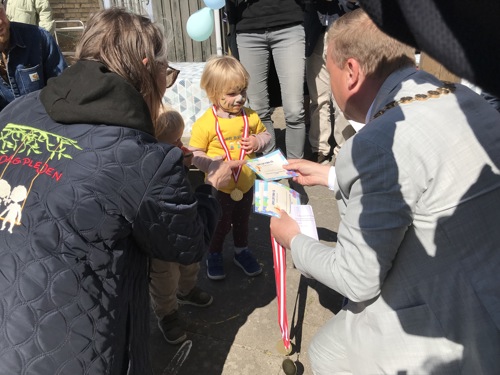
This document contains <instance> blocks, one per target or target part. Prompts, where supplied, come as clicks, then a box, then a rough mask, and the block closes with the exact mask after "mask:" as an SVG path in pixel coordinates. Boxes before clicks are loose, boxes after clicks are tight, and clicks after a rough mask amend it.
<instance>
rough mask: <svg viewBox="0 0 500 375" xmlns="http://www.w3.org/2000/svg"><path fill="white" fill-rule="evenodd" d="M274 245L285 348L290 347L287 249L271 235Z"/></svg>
mask: <svg viewBox="0 0 500 375" xmlns="http://www.w3.org/2000/svg"><path fill="white" fill-rule="evenodd" d="M271 244H272V247H273V261H274V277H275V280H276V296H277V297H278V323H279V325H280V329H281V337H282V339H283V344H284V345H285V349H286V350H289V349H290V332H289V331H288V315H287V313H286V249H285V248H284V247H283V246H281V245H280V244H279V243H278V242H276V240H275V239H274V237H273V236H272V235H271Z"/></svg>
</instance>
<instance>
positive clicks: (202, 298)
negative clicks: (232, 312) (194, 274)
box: [177, 286, 214, 307]
mask: <svg viewBox="0 0 500 375" xmlns="http://www.w3.org/2000/svg"><path fill="white" fill-rule="evenodd" d="M213 300H214V298H213V297H212V296H211V295H210V294H208V293H207V292H205V291H204V290H203V289H201V288H198V287H197V286H195V287H194V288H193V289H192V290H191V291H190V292H189V293H188V294H186V295H185V296H181V295H180V294H177V302H179V303H180V304H181V305H193V306H197V307H207V306H210V305H211V304H212V301H213Z"/></svg>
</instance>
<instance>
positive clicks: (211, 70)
mask: <svg viewBox="0 0 500 375" xmlns="http://www.w3.org/2000/svg"><path fill="white" fill-rule="evenodd" d="M249 78H250V76H249V74H248V72H247V71H246V69H245V67H244V66H243V65H242V64H241V63H240V62H239V61H238V60H237V59H235V58H234V57H232V56H228V55H226V56H212V57H210V58H209V59H208V61H207V62H206V64H205V69H204V70H203V74H202V75H201V81H200V87H201V88H202V89H203V90H205V92H206V93H207V97H208V99H209V100H210V101H211V102H212V103H213V104H217V103H218V102H219V100H220V99H221V97H222V96H223V95H224V94H226V93H228V92H229V91H232V90H238V91H243V90H246V88H247V87H248V80H249Z"/></svg>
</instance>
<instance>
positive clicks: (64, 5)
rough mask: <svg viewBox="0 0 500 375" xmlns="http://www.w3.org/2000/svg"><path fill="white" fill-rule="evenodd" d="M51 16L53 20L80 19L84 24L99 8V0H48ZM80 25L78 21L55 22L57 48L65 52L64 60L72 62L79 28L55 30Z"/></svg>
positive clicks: (78, 37) (79, 31) (78, 36)
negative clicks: (83, 0)
mask: <svg viewBox="0 0 500 375" xmlns="http://www.w3.org/2000/svg"><path fill="white" fill-rule="evenodd" d="M50 6H51V7H52V16H53V18H54V20H55V21H63V20H80V21H82V22H83V24H84V25H85V24H86V23H87V20H88V19H89V16H90V15H91V14H92V13H94V12H96V11H97V10H99V9H100V0H87V1H85V2H82V1H78V0H50ZM74 26H81V24H79V23H75V22H73V23H61V22H57V23H56V36H57V43H58V44H59V48H61V51H63V53H64V54H65V57H66V62H67V63H68V64H70V65H71V64H72V63H73V62H74V58H73V52H74V51H75V46H76V43H77V42H78V40H79V39H80V37H81V35H82V31H81V30H57V28H58V29H60V28H64V27H74Z"/></svg>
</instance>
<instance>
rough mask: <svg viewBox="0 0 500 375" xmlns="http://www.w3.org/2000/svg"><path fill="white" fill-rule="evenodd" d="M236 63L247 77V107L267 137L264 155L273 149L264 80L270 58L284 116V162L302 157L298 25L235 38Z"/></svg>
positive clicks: (300, 38) (301, 57)
mask: <svg viewBox="0 0 500 375" xmlns="http://www.w3.org/2000/svg"><path fill="white" fill-rule="evenodd" d="M236 38H237V39H236V40H237V43H238V52H239V56H240V61H241V63H242V64H243V66H244V67H245V68H246V70H247V71H248V73H249V74H250V83H249V86H248V90H247V94H248V105H249V107H250V108H252V109H253V110H254V111H255V112H257V114H258V115H259V117H260V119H261V120H262V122H263V123H264V125H265V126H266V128H267V130H268V132H269V133H271V137H272V138H271V142H270V144H269V146H268V147H267V148H266V150H265V151H264V153H269V152H271V151H273V150H274V149H275V147H276V137H275V133H274V126H273V121H272V119H271V108H270V106H269V92H268V87H267V78H268V75H269V66H270V56H271V54H272V57H273V61H274V65H275V67H276V72H277V74H278V79H279V83H280V89H281V99H282V102H283V111H284V113H285V121H286V133H285V146H286V153H287V157H288V158H299V159H300V158H302V157H303V156H304V142H305V138H306V126H305V122H304V71H305V34H304V27H303V26H302V25H297V26H291V27H285V28H283V29H279V30H273V31H265V32H262V33H239V34H238V35H237V37H236Z"/></svg>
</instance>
